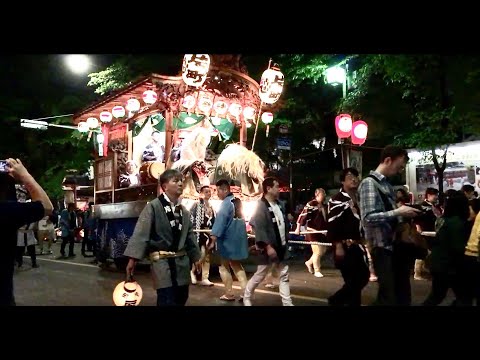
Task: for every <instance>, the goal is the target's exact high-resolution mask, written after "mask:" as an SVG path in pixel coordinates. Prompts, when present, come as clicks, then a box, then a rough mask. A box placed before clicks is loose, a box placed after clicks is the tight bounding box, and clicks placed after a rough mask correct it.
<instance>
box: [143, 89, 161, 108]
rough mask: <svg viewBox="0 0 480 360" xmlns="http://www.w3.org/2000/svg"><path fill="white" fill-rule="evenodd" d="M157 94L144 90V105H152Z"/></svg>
mask: <svg viewBox="0 0 480 360" xmlns="http://www.w3.org/2000/svg"><path fill="white" fill-rule="evenodd" d="M157 98H158V96H157V93H156V92H155V91H153V90H146V91H144V92H143V95H142V99H143V102H144V103H145V104H148V105H152V104H155V102H156V101H157Z"/></svg>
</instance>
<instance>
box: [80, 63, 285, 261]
mask: <svg viewBox="0 0 480 360" xmlns="http://www.w3.org/2000/svg"><path fill="white" fill-rule="evenodd" d="M282 89H283V75H282V73H281V72H280V71H279V69H278V68H277V67H275V66H271V62H270V64H269V65H268V68H267V70H266V71H265V72H264V73H263V76H262V79H261V82H260V84H259V83H257V82H256V81H255V80H253V79H252V78H250V77H249V76H248V73H247V71H246V69H245V67H244V66H243V64H242V62H241V58H240V55H207V54H191V55H185V56H184V60H183V65H182V71H181V75H179V76H164V75H159V74H150V75H148V76H145V77H142V78H140V79H138V80H136V81H133V82H132V83H131V84H130V85H128V86H126V87H124V88H123V89H121V90H118V91H116V92H115V93H113V94H110V95H108V96H105V97H104V98H102V99H100V100H98V101H96V102H95V103H93V104H91V105H90V106H88V107H87V108H85V109H83V110H81V111H80V112H78V113H76V114H75V115H74V116H73V122H74V124H75V125H77V126H78V130H79V131H80V132H82V133H84V134H85V137H86V138H87V140H88V141H91V142H92V143H93V146H94V148H95V154H96V156H95V161H94V202H95V205H94V216H95V217H96V218H97V219H98V229H97V233H98V235H99V237H100V239H101V240H100V242H101V252H102V253H103V254H104V255H103V257H104V258H111V259H113V260H114V261H115V263H116V265H117V266H123V265H124V264H125V261H126V259H125V258H124V257H123V252H124V249H125V247H126V245H127V243H128V240H129V238H130V236H131V235H132V233H133V230H134V227H135V224H136V221H137V219H138V216H139V215H140V213H141V211H142V210H143V208H144V206H145V205H146V203H147V202H148V201H150V200H152V199H154V198H155V197H156V196H157V191H158V186H157V183H158V178H159V176H160V174H161V173H162V172H163V171H164V170H166V169H170V168H173V169H178V170H179V171H181V172H182V174H183V175H184V185H183V187H184V192H183V195H182V201H183V203H184V205H185V206H186V207H187V208H190V207H191V205H192V204H193V202H194V201H195V200H197V199H198V196H199V190H200V188H201V186H204V185H209V186H210V187H211V188H212V190H215V183H216V182H217V181H218V180H220V179H224V178H225V179H228V180H229V181H230V182H231V184H232V192H233V193H234V194H235V196H237V197H239V198H240V199H241V200H242V202H243V205H244V211H245V216H246V220H247V221H248V219H249V217H250V215H251V213H252V211H253V210H254V204H255V201H256V200H258V198H259V197H260V196H261V194H262V188H261V184H262V181H263V179H264V174H265V164H264V162H263V161H262V160H261V159H260V158H259V157H258V156H257V155H256V154H255V153H254V152H253V150H249V149H248V148H247V147H246V145H247V128H249V127H252V126H255V135H256V131H257V129H258V124H259V122H260V121H262V120H263V122H264V123H265V124H267V131H268V124H269V123H271V121H272V120H273V113H274V112H275V110H276V107H278V103H277V104H275V103H276V102H277V100H278V98H279V97H280V94H281V92H282ZM234 131H239V132H240V141H239V142H238V143H228V144H227V145H226V146H225V147H224V149H223V150H222V151H221V152H220V153H218V154H217V153H216V152H215V149H216V148H218V147H219V146H218V145H219V143H220V142H223V143H225V142H229V141H230V142H231V137H232V134H233V133H234ZM254 141H255V138H254ZM252 147H253V145H252ZM212 193H213V196H212V199H211V201H212V204H213V206H214V207H218V206H219V204H220V200H219V199H218V198H217V197H216V192H215V191H212Z"/></svg>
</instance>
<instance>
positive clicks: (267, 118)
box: [262, 112, 273, 125]
mask: <svg viewBox="0 0 480 360" xmlns="http://www.w3.org/2000/svg"><path fill="white" fill-rule="evenodd" d="M262 121H263V123H264V124H265V125H268V124H271V123H272V121H273V114H272V113H271V112H264V113H263V114H262Z"/></svg>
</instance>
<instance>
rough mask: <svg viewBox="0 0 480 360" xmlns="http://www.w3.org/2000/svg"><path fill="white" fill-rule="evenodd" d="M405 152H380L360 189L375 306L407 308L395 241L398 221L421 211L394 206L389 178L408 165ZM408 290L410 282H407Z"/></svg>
mask: <svg viewBox="0 0 480 360" xmlns="http://www.w3.org/2000/svg"><path fill="white" fill-rule="evenodd" d="M407 161H408V154H407V152H406V151H405V150H404V149H402V148H400V147H397V146H387V147H385V148H384V149H383V150H382V154H381V157H380V164H379V165H378V167H377V169H376V170H375V171H370V175H368V176H367V177H366V178H365V179H364V180H363V181H362V182H361V184H360V186H359V197H360V215H361V221H362V225H363V229H364V231H365V238H366V239H367V241H368V242H369V245H370V246H371V248H372V250H371V255H372V261H373V268H374V270H375V274H376V275H377V277H378V294H377V299H376V301H375V303H374V305H400V304H403V305H409V304H405V303H404V301H403V300H401V299H403V298H404V294H405V293H406V292H407V291H408V290H409V289H406V286H407V281H405V279H404V277H405V275H404V273H405V272H404V271H402V269H403V267H404V266H403V265H404V264H402V257H401V256H396V255H400V252H395V246H394V238H395V232H396V227H397V224H398V223H399V220H400V217H406V218H413V217H415V216H417V215H418V214H420V213H421V211H420V210H417V209H415V208H412V207H409V206H406V205H402V206H400V207H397V206H396V204H395V192H394V189H393V187H392V185H391V184H390V183H389V182H388V177H391V176H394V175H397V174H399V173H401V172H402V171H403V170H404V169H405V166H406V164H407ZM408 286H410V282H409V281H408Z"/></svg>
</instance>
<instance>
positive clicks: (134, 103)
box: [127, 98, 140, 113]
mask: <svg viewBox="0 0 480 360" xmlns="http://www.w3.org/2000/svg"><path fill="white" fill-rule="evenodd" d="M127 110H128V111H130V112H132V113H134V112H137V111H138V110H140V101H138V100H137V99H135V98H131V99H130V100H128V101H127Z"/></svg>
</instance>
